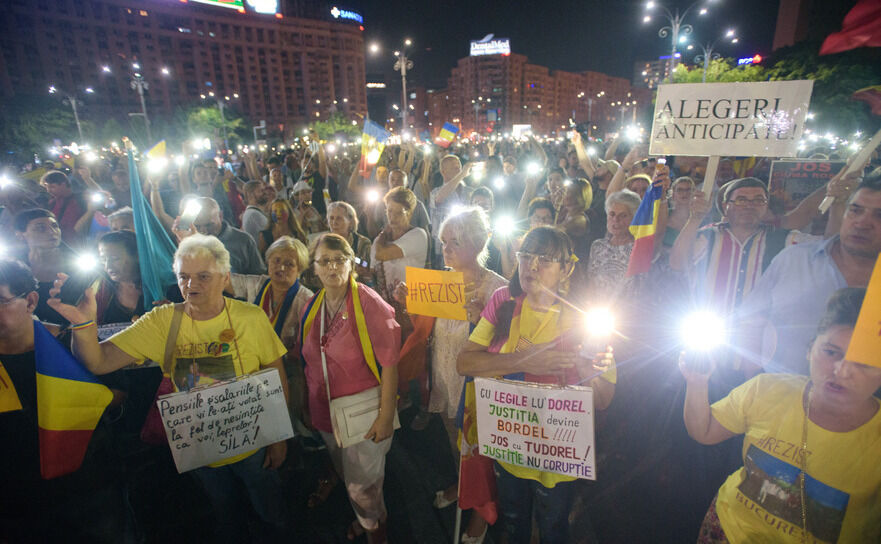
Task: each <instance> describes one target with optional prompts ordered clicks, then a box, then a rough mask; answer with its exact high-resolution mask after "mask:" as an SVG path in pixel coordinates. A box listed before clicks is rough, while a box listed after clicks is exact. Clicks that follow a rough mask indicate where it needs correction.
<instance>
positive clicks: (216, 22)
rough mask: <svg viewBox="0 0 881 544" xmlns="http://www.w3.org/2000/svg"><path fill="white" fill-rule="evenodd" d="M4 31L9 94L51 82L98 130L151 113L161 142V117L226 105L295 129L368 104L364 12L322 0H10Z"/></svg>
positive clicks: (0, 78) (1, 73) (2, 73)
mask: <svg viewBox="0 0 881 544" xmlns="http://www.w3.org/2000/svg"><path fill="white" fill-rule="evenodd" d="M0 29H2V36H0V44H2V51H3V53H2V55H0V98H10V97H12V96H15V95H19V94H40V93H47V92H48V89H49V87H50V85H51V86H54V88H55V89H56V90H57V93H58V94H59V95H70V96H74V97H75V98H77V99H78V100H77V101H78V102H80V103H81V111H80V116H81V117H82V118H83V119H84V120H88V121H89V122H90V123H92V124H94V125H95V126H98V127H100V126H101V124H102V123H104V122H106V121H107V120H108V119H109V118H115V119H116V120H117V121H119V122H122V123H128V122H129V121H128V119H129V118H130V116H132V115H134V116H136V117H139V116H141V114H142V112H143V110H144V109H145V110H146V112H147V115H148V116H149V117H150V120H151V124H152V125H153V127H154V135H155V136H157V138H156V139H158V138H159V137H161V136H162V131H161V128H160V123H161V120H162V119H167V118H170V117H171V116H172V115H174V114H175V113H176V112H178V111H180V110H181V109H182V108H188V107H192V106H194V105H198V104H200V103H203V104H206V105H210V104H212V103H214V102H215V101H223V102H224V104H225V105H227V106H228V107H230V108H234V109H236V110H238V111H240V112H241V113H242V114H243V115H244V116H245V117H247V118H248V119H249V120H251V121H253V122H255V123H259V122H260V121H261V120H265V121H266V124H267V126H268V128H269V129H270V130H273V131H275V130H278V131H279V132H282V133H285V135H286V136H290V135H291V134H294V132H295V131H297V130H300V129H302V127H303V126H304V125H305V124H306V123H308V122H311V121H315V120H316V119H323V118H326V117H327V116H329V115H330V114H331V113H332V112H334V111H340V112H343V113H345V114H346V115H347V116H349V117H351V118H352V119H358V118H360V116H363V115H364V114H365V113H366V111H367V97H366V92H365V91H366V89H365V81H366V78H365V66H364V40H363V37H362V32H363V29H364V27H363V19H362V18H361V15H360V14H357V13H354V12H351V11H347V10H341V9H339V8H337V7H336V6H332V5H330V4H325V3H323V2H317V1H310V0H282V1H281V3H279V2H278V1H272V0H270V1H265V0H261V1H257V0H88V1H86V0H10V1H8V2H6V3H4V9H3V11H2V15H0ZM136 79H140V80H141V81H142V82H143V83H146V85H142V86H141V88H142V90H143V99H144V103H143V106H142V103H141V97H140V96H139V93H138V86H137V85H136V84H135V82H134V80H136ZM135 125H137V126H140V127H142V126H143V120H140V119H134V120H132V126H135ZM123 126H127V125H126V124H123Z"/></svg>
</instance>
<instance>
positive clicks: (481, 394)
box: [474, 378, 596, 480]
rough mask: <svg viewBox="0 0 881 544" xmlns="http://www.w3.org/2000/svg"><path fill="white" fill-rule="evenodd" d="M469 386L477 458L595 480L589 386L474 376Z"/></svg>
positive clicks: (591, 394)
mask: <svg viewBox="0 0 881 544" xmlns="http://www.w3.org/2000/svg"><path fill="white" fill-rule="evenodd" d="M474 388H475V389H474V391H475V396H476V398H477V443H478V446H479V448H480V454H481V455H483V456H484V457H490V458H492V459H495V460H497V461H503V462H505V463H509V464H512V465H517V466H521V467H527V468H535V469H538V470H541V471H544V472H555V473H558V474H565V475H567V476H572V477H575V478H582V479H587V480H596V466H595V465H596V463H595V455H596V452H595V451H594V434H593V430H594V427H593V390H592V389H591V388H590V387H577V386H568V387H556V386H548V385H540V384H534V383H533V384H531V383H528V382H512V381H508V380H495V379H492V378H475V379H474Z"/></svg>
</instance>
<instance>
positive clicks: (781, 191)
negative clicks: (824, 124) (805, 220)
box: [768, 159, 845, 212]
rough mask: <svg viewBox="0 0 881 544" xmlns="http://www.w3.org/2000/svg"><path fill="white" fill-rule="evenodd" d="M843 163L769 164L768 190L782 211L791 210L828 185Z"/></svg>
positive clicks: (799, 162) (788, 161)
mask: <svg viewBox="0 0 881 544" xmlns="http://www.w3.org/2000/svg"><path fill="white" fill-rule="evenodd" d="M844 165H845V162H844V161H822V160H820V161H817V160H808V159H806V160H785V161H774V162H772V163H771V179H770V183H769V184H768V190H769V191H770V193H771V196H773V197H776V198H778V199H780V201H781V202H782V203H783V209H784V211H787V212H788V211H791V210H793V209H794V208H795V207H796V206H797V205H798V203H799V202H801V201H802V200H804V199H805V197H807V196H808V195H810V194H811V193H813V192H814V191H816V190H817V189H819V188H820V187H822V186H824V185H826V184H827V183H829V180H831V179H832V178H834V177H835V175H836V174H838V173H839V172H841V169H842V168H844Z"/></svg>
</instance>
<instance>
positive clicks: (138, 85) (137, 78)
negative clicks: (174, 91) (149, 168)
mask: <svg viewBox="0 0 881 544" xmlns="http://www.w3.org/2000/svg"><path fill="white" fill-rule="evenodd" d="M133 68H134V69H135V72H134V73H132V81H131V87H132V89H133V90H135V91H138V96H139V97H140V99H141V115H143V116H144V127H146V129H147V147H149V146H151V145H153V135H152V134H151V132H150V118H149V117H147V101H146V100H145V99H144V91H146V90H148V89H149V88H150V84H149V83H147V80H146V79H144V76H143V74H141V72H139V71H138V70H139V68H140V66H138V65H137V64H135V65H134V66H133Z"/></svg>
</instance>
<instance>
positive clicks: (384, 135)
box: [358, 119, 391, 178]
mask: <svg viewBox="0 0 881 544" xmlns="http://www.w3.org/2000/svg"><path fill="white" fill-rule="evenodd" d="M389 136H391V133H390V132H389V131H387V130H386V129H384V128H382V127H381V126H379V125H378V124H377V123H374V122H373V121H371V120H370V119H367V120H366V121H364V130H363V132H362V133H361V161H360V162H359V163H358V170H359V171H360V172H361V177H363V178H369V177H370V172H371V171H372V170H373V165H375V164H376V163H377V162H378V161H379V157H380V155H382V150H383V149H385V143H386V141H388V139H389Z"/></svg>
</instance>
